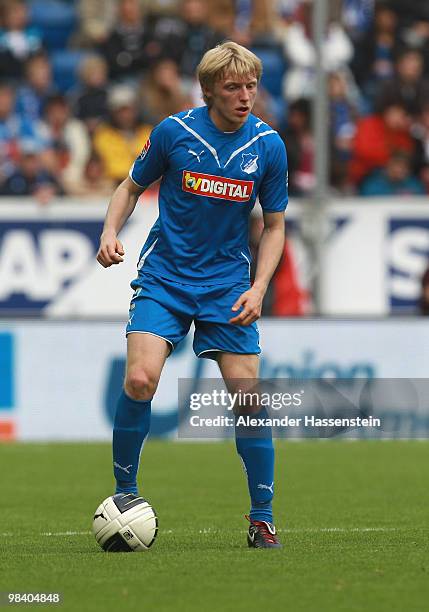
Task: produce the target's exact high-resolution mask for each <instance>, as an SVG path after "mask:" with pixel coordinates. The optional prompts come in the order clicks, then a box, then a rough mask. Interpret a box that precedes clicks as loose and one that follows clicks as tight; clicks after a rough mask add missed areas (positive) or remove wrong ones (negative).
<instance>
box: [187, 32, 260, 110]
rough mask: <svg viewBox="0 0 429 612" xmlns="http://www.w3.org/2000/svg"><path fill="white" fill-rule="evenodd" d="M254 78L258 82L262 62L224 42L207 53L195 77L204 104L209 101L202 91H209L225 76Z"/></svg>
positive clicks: (247, 51)
mask: <svg viewBox="0 0 429 612" xmlns="http://www.w3.org/2000/svg"><path fill="white" fill-rule="evenodd" d="M227 75H228V76H231V77H232V78H234V77H239V78H242V77H249V76H252V77H255V78H256V79H257V81H258V82H259V81H260V79H261V76H262V62H261V60H260V59H259V58H258V57H256V55H255V54H254V53H252V52H251V51H249V49H246V48H245V47H242V46H241V45H238V44H237V43H235V42H224V43H222V44H221V45H218V46H217V47H215V48H214V49H210V50H209V51H207V52H206V53H205V54H204V56H203V58H202V60H201V62H200V63H199V64H198V67H197V77H198V80H199V82H200V85H201V89H202V92H203V98H204V101H205V102H206V104H208V103H209V99H208V97H207V96H206V94H205V91H204V90H207V89H208V90H211V89H212V88H213V85H214V84H215V82H216V81H219V80H221V79H223V78H225V77H226V76H227Z"/></svg>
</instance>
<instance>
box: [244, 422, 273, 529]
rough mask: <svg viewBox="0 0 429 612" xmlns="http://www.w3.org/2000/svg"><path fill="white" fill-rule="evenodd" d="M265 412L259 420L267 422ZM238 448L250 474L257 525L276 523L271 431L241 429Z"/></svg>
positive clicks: (251, 498)
mask: <svg viewBox="0 0 429 612" xmlns="http://www.w3.org/2000/svg"><path fill="white" fill-rule="evenodd" d="M267 417H268V414H267V412H266V410H261V412H260V413H259V414H257V415H256V418H267ZM235 436H236V437H235V444H236V447H237V452H238V454H239V455H240V457H241V459H242V461H243V466H244V468H245V470H246V473H247V482H248V486H249V493H250V500H251V509H250V518H251V519H252V520H254V521H268V522H269V523H272V522H273V511H272V500H273V496H274V447H273V439H272V433H271V427H265V426H263V427H254V428H252V430H251V431H250V428H248V427H241V426H237V425H236V428H235Z"/></svg>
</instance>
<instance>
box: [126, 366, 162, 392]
mask: <svg viewBox="0 0 429 612" xmlns="http://www.w3.org/2000/svg"><path fill="white" fill-rule="evenodd" d="M157 386H158V379H157V378H156V377H154V376H153V375H151V374H150V373H149V372H146V371H145V370H143V369H142V368H138V369H137V368H135V369H131V370H130V371H129V372H127V376H126V379H125V391H126V393H127V395H129V396H130V397H131V398H132V399H138V400H149V399H152V397H153V396H154V395H155V391H156V388H157Z"/></svg>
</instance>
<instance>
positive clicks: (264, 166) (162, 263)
mask: <svg viewBox="0 0 429 612" xmlns="http://www.w3.org/2000/svg"><path fill="white" fill-rule="evenodd" d="M261 73H262V65H261V62H260V60H259V59H258V58H257V57H256V56H255V55H254V54H253V53H251V52H250V51H248V50H247V49H245V48H244V47H242V46H240V45H238V44H236V43H233V42H226V43H223V44H221V45H219V46H217V47H215V48H214V49H211V50H209V51H208V52H207V53H206V54H205V55H204V57H203V58H202V60H201V62H200V64H199V66H198V69H197V75H198V79H199V82H200V85H201V89H202V93H203V97H204V100H205V102H206V106H202V107H198V108H193V109H190V110H188V111H186V112H182V113H178V114H177V115H174V116H170V117H168V118H167V119H164V121H162V122H161V123H160V124H159V125H157V126H156V127H155V128H154V130H153V131H152V133H151V136H150V138H149V140H148V141H147V142H146V144H145V146H144V148H143V150H142V152H141V154H140V156H139V157H138V158H137V159H136V160H135V162H134V164H133V166H132V167H131V170H130V173H129V176H128V177H127V178H126V179H125V180H124V181H123V182H122V183H121V184H120V185H119V187H118V188H117V189H116V191H115V192H114V194H113V196H112V199H111V202H110V205H109V208H108V211H107V215H106V220H105V224H104V229H103V233H102V235H101V239H100V249H99V252H98V255H97V259H98V261H99V263H100V264H101V265H102V266H104V267H105V268H107V267H109V266H111V265H113V264H119V263H121V262H122V261H123V259H124V248H123V246H122V244H121V242H120V240H119V239H118V233H119V231H120V230H121V228H122V227H123V225H124V223H125V221H126V220H127V218H128V217H129V216H130V215H131V213H132V212H133V210H134V207H135V205H136V202H137V200H138V198H139V196H140V194H141V193H142V192H143V191H144V190H145V189H146V188H147V187H148V186H149V185H151V183H153V182H154V181H156V180H157V179H159V178H161V177H162V178H161V185H160V190H159V218H158V220H157V221H156V223H155V224H154V226H153V227H152V229H151V231H150V233H149V236H148V238H147V240H146V242H145V244H144V246H143V248H142V251H141V255H140V260H139V262H138V266H137V269H138V276H137V278H136V279H135V280H134V281H133V282H132V284H131V286H132V287H133V289H134V295H133V298H132V300H131V306H130V315H129V321H128V325H127V328H126V334H127V367H126V376H125V383H124V390H123V393H122V395H121V397H120V398H119V401H118V405H117V411H116V416H115V420H114V429H113V465H114V475H115V478H116V493H124V494H135V495H137V484H136V477H137V470H138V465H139V460H140V452H141V448H142V445H143V442H144V440H145V438H146V436H147V434H148V432H149V425H150V413H151V400H152V397H153V395H154V393H155V391H156V388H157V385H158V381H159V378H160V375H161V372H162V369H163V366H164V364H165V361H166V359H167V357H168V355H169V353H170V352H171V351H173V350H174V348H175V347H176V345H177V344H178V343H179V342H180V341H181V340H182V339H183V338H184V337H185V336H186V334H187V333H188V331H189V328H190V325H191V323H192V322H194V323H195V335H194V342H193V348H194V351H195V354H196V355H197V357H204V358H210V359H215V360H216V361H217V363H218V365H219V368H220V371H221V374H222V376H223V378H224V380H225V381H228V380H229V379H253V380H255V379H256V378H257V376H258V361H259V353H260V347H259V338H258V330H257V327H256V323H255V321H256V320H257V319H258V318H259V316H260V314H261V305H262V300H263V297H264V294H265V292H266V289H267V286H268V283H269V281H270V279H271V277H272V275H273V273H274V271H275V268H276V266H277V263H278V261H279V259H280V256H281V253H282V250H283V243H284V210H285V208H286V205H287V158H286V151H285V147H284V144H283V142H282V140H281V139H280V137H279V135H278V133H277V132H276V131H275V130H273V129H272V128H271V127H270V126H269V125H267V124H266V123H264V122H263V121H261V120H260V119H258V118H257V117H255V116H254V115H252V114H251V110H252V107H253V104H254V101H255V97H256V94H257V89H258V83H259V81H260V78H261ZM257 196H259V201H260V203H261V206H262V209H263V218H264V230H263V233H262V237H261V241H260V246H259V254H258V260H257V267H256V276H255V280H254V282H253V285H252V286H250V278H249V270H250V257H251V256H250V251H249V246H248V221H249V215H250V212H251V210H252V208H253V206H254V204H255V200H256V197H257ZM227 384H228V383H227ZM236 446H237V451H238V453H239V455H240V456H241V459H242V461H243V464H244V467H245V469H246V473H247V480H248V487H249V493H250V500H251V509H250V514H249V517H246V518H248V519H249V521H250V526H249V532H248V538H247V539H248V545H249V546H252V547H255V548H278V547H279V546H280V543H279V542H278V539H277V537H276V530H275V527H274V524H273V516H272V499H273V493H274V449H273V443H272V437H271V432H269V435H267V433H266V432H264V433H263V435H261V436H256V437H251V436H238V435H237V432H236Z"/></svg>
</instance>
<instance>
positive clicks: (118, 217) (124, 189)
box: [97, 176, 144, 268]
mask: <svg viewBox="0 0 429 612" xmlns="http://www.w3.org/2000/svg"><path fill="white" fill-rule="evenodd" d="M143 191H144V189H143V188H142V187H140V186H139V185H136V184H135V183H134V181H132V180H131V178H130V177H129V176H127V178H126V179H125V180H124V181H122V183H121V184H120V185H119V186H118V187H117V188H116V190H115V191H114V193H113V195H112V198H111V200H110V204H109V208H108V209H107V214H106V219H105V221H104V227H103V233H102V234H101V237H100V248H99V249H98V253H97V261H98V262H99V263H100V264H101V265H102V266H103V268H109V267H110V266H111V265H113V264H119V263H121V262H122V261H124V254H125V251H124V247H123V246H122V243H121V241H120V240H119V238H118V234H119V232H120V231H121V229H122V227H123V226H124V224H125V221H126V220H127V219H128V217H129V216H130V215H131V213H132V212H133V210H134V208H135V206H136V204H137V200H138V199H139V197H140V194H141V193H142V192H143Z"/></svg>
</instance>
